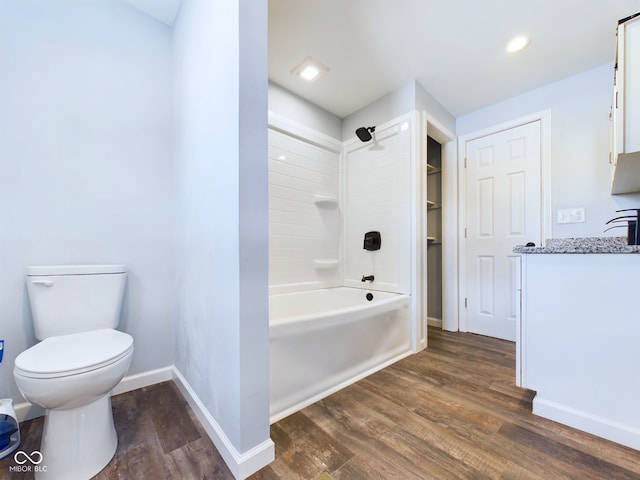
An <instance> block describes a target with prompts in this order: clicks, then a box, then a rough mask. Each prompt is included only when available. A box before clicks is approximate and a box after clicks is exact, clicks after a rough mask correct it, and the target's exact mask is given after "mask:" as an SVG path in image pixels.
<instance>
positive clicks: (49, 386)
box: [13, 265, 133, 480]
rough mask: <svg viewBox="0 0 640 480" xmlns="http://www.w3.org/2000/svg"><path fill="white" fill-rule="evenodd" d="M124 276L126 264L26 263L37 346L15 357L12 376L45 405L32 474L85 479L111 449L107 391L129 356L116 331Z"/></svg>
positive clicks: (127, 341) (127, 339)
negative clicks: (40, 436)
mask: <svg viewBox="0 0 640 480" xmlns="http://www.w3.org/2000/svg"><path fill="white" fill-rule="evenodd" d="M126 277H127V270H126V267H125V266H124V265H63V266H39V267H27V272H26V282H27V291H28V293H29V304H30V306H31V314H32V317H33V330H34V333H35V337H36V338H37V339H38V340H40V343H37V344H36V345H34V346H33V347H31V348H29V349H28V350H25V351H24V352H22V353H21V354H20V355H18V356H17V357H16V360H15V368H14V371H13V374H14V378H15V381H16V384H17V386H18V389H19V390H20V393H22V395H23V396H24V398H25V399H26V400H27V401H29V402H31V403H33V404H36V405H39V406H41V407H43V408H45V409H46V417H45V422H44V430H43V433H42V444H41V447H40V453H41V454H42V461H41V462H40V464H39V465H38V467H39V468H38V469H37V470H36V472H35V474H36V478H42V479H47V480H56V479H65V480H88V479H89V478H91V477H92V476H94V475H95V474H97V473H98V472H99V471H100V470H102V469H103V468H104V467H105V466H106V465H107V464H108V463H109V461H110V460H111V458H113V455H114V454H115V451H116V447H117V445H118V437H117V435H116V431H115V427H114V425H113V416H112V412H111V396H110V392H111V390H112V389H113V388H114V387H115V386H116V385H117V384H118V383H120V380H122V378H123V377H124V375H125V374H126V373H127V370H128V369H129V365H130V364H131V359H132V357H133V338H132V337H131V336H130V335H128V334H126V333H124V332H120V331H118V330H116V329H115V328H116V327H117V326H118V324H119V321H120V311H121V307H122V299H123V294H124V287H125V283H126ZM45 467H46V468H45Z"/></svg>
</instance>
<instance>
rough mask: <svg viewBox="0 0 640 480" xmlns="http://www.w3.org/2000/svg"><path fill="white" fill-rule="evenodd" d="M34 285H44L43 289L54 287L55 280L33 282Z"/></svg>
mask: <svg viewBox="0 0 640 480" xmlns="http://www.w3.org/2000/svg"><path fill="white" fill-rule="evenodd" d="M31 283H32V284H33V285H42V286H43V287H53V280H31Z"/></svg>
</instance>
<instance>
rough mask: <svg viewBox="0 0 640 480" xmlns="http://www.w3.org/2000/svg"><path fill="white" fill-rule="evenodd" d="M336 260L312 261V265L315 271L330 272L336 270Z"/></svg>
mask: <svg viewBox="0 0 640 480" xmlns="http://www.w3.org/2000/svg"><path fill="white" fill-rule="evenodd" d="M338 263H339V262H338V260H314V261H313V265H314V266H315V267H316V269H317V270H332V269H334V268H338Z"/></svg>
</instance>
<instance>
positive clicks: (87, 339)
mask: <svg viewBox="0 0 640 480" xmlns="http://www.w3.org/2000/svg"><path fill="white" fill-rule="evenodd" d="M132 351H133V338H132V337H131V335H128V334H126V333H124V332H120V331H118V330H113V329H111V328H105V329H102V330H95V331H90V332H81V333H72V334H68V335H60V336H56V337H49V338H46V339H44V340H43V341H42V342H40V343H38V344H36V345H34V346H33V347H31V348H29V349H28V350H25V351H24V352H22V353H21V354H20V355H18V356H17V357H16V360H15V373H16V374H18V375H22V376H25V377H31V378H57V377H67V376H72V375H77V374H80V373H84V372H89V371H91V370H96V369H98V368H101V367H104V366H106V365H110V364H112V363H115V362H117V361H118V360H120V359H122V358H124V357H126V356H127V355H128V354H129V353H130V352H132Z"/></svg>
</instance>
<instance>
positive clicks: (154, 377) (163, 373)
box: [111, 367, 175, 395]
mask: <svg viewBox="0 0 640 480" xmlns="http://www.w3.org/2000/svg"><path fill="white" fill-rule="evenodd" d="M174 378H175V377H174V375H173V367H164V368H157V369H155V370H149V371H147V372H142V373H137V374H135V375H129V376H127V377H124V378H123V379H122V381H121V382H120V383H119V384H118V385H116V388H114V389H113V390H112V391H111V395H119V394H121V393H125V392H131V391H133V390H137V389H139V388H143V387H148V386H149V385H155V384H156V383H161V382H166V381H167V380H173V379H174Z"/></svg>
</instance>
